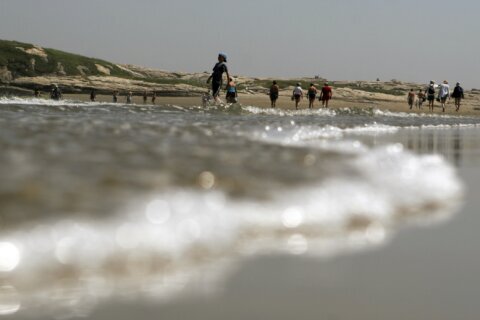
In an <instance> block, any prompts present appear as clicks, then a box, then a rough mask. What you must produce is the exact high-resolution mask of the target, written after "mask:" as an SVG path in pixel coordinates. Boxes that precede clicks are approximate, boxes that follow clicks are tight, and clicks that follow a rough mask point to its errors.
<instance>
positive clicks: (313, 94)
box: [307, 83, 318, 109]
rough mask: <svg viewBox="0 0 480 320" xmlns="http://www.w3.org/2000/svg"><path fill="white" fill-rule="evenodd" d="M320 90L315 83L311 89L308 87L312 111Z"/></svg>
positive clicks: (309, 105)
mask: <svg viewBox="0 0 480 320" xmlns="http://www.w3.org/2000/svg"><path fill="white" fill-rule="evenodd" d="M317 93H318V90H317V88H316V87H315V85H314V84H313V83H310V87H308V93H307V94H308V108H309V109H312V108H313V104H314V102H315V98H316V97H317Z"/></svg>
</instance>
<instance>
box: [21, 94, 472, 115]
mask: <svg viewBox="0 0 480 320" xmlns="http://www.w3.org/2000/svg"><path fill="white" fill-rule="evenodd" d="M23 97H24V96H23ZM238 97H239V103H240V104H241V105H244V106H255V107H259V108H264V109H270V99H269V96H268V95H267V94H244V93H240V94H239V95H238ZM63 98H64V99H68V100H77V101H87V102H88V101H90V95H88V94H64V95H63ZM396 98H397V99H391V100H386V99H365V98H355V97H352V98H345V97H337V98H335V92H334V97H333V99H332V100H330V103H329V109H333V110H335V109H343V108H359V109H371V108H376V109H379V110H383V111H391V112H405V113H414V114H437V115H442V114H447V115H458V116H480V106H478V105H477V104H476V103H475V102H476V99H471V100H469V99H467V100H464V101H463V103H462V106H461V108H460V111H459V112H456V111H455V106H454V103H453V99H452V100H450V101H449V102H448V103H447V106H446V110H445V113H443V112H442V109H441V107H440V104H439V103H436V104H435V107H434V111H433V112H430V111H429V110H428V105H427V104H426V103H424V105H423V108H422V109H418V108H417V107H414V108H413V109H412V110H410V109H409V106H408V103H407V99H406V98H405V99H403V97H400V98H398V97H396ZM40 99H49V98H48V96H47V95H46V94H43V95H42V96H40ZM222 101H225V98H224V97H223V95H222ZM96 102H112V96H111V95H103V94H99V95H97V97H96ZM117 103H118V104H125V103H126V96H123V95H121V96H118V102H117ZM132 104H135V105H143V97H142V96H138V95H137V96H133V97H132ZM146 105H152V103H151V97H148V100H147V103H146ZM154 105H156V106H162V105H182V106H201V105H202V102H201V97H200V96H195V97H170V96H157V97H156V101H155V104H154ZM276 109H279V110H291V111H295V105H294V102H293V101H291V99H290V96H288V95H285V93H283V94H281V95H280V97H279V98H278V100H277V107H276ZM317 109H322V106H321V102H320V101H318V99H316V101H315V105H314V110H317ZM299 110H308V99H307V98H304V99H303V100H302V101H301V102H300V105H299Z"/></svg>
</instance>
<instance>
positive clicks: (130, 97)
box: [127, 91, 132, 104]
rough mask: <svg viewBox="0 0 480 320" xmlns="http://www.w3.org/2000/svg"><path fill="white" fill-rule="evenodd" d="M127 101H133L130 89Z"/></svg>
mask: <svg viewBox="0 0 480 320" xmlns="http://www.w3.org/2000/svg"><path fill="white" fill-rule="evenodd" d="M127 103H128V104H130V103H132V91H128V93H127Z"/></svg>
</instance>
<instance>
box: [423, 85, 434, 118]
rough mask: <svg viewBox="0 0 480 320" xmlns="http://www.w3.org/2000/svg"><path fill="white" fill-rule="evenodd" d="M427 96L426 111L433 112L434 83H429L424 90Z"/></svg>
mask: <svg viewBox="0 0 480 320" xmlns="http://www.w3.org/2000/svg"><path fill="white" fill-rule="evenodd" d="M425 94H426V95H427V101H428V109H429V110H430V111H433V104H434V103H435V81H433V80H432V81H430V85H429V86H428V87H427V89H425Z"/></svg>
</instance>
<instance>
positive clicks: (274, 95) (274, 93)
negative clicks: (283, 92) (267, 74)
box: [270, 81, 280, 108]
mask: <svg viewBox="0 0 480 320" xmlns="http://www.w3.org/2000/svg"><path fill="white" fill-rule="evenodd" d="M279 91H280V89H279V87H278V85H277V81H273V83H272V86H271V87H270V102H271V106H272V108H275V107H276V106H277V99H278V92H279Z"/></svg>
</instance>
